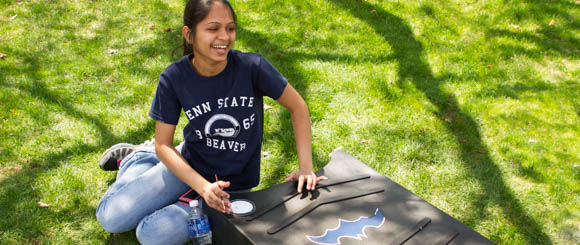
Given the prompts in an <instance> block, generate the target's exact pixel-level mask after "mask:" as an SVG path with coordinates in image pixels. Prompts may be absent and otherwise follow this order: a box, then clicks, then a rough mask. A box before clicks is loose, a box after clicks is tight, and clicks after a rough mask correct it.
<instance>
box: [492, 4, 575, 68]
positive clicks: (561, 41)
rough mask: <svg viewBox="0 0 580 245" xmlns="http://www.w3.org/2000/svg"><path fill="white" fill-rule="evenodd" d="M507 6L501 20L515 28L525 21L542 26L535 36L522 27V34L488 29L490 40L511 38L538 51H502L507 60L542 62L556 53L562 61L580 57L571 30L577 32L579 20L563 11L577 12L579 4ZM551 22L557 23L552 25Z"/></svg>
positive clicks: (511, 48)
mask: <svg viewBox="0 0 580 245" xmlns="http://www.w3.org/2000/svg"><path fill="white" fill-rule="evenodd" d="M506 5H507V6H506V8H504V10H503V11H502V12H500V13H498V14H497V15H498V17H499V18H501V19H502V20H504V19H505V20H509V21H513V22H514V24H515V23H520V22H522V21H526V20H532V21H534V22H536V23H539V27H538V29H537V30H535V31H533V32H530V31H526V28H527V27H526V26H521V27H520V28H522V30H518V29H516V28H512V29H509V30H506V29H501V28H489V29H486V31H485V34H486V37H487V38H498V37H505V38H512V39H516V40H522V41H525V42H528V43H533V44H535V46H536V47H537V48H526V47H523V46H514V45H507V46H504V47H503V48H501V49H502V50H503V51H504V56H505V57H506V58H509V57H512V56H513V54H522V55H526V56H529V57H532V58H541V57H543V55H541V54H542V53H545V51H549V52H556V53H557V54H558V55H560V56H562V57H563V58H576V57H577V54H578V52H579V51H580V40H578V38H577V37H575V35H574V32H573V31H570V30H578V29H579V28H580V23H579V22H578V20H577V16H572V15H570V14H569V13H568V12H567V11H563V10H562V9H568V10H573V9H575V10H578V9H579V8H580V7H579V5H578V4H574V3H572V2H570V1H543V0H528V1H521V2H518V1H514V2H513V3H506ZM510 5H513V6H510ZM570 12H573V11H570ZM551 18H554V20H557V21H555V22H554V23H551V20H550V19H551Z"/></svg>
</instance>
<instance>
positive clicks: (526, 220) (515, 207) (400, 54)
mask: <svg viewBox="0 0 580 245" xmlns="http://www.w3.org/2000/svg"><path fill="white" fill-rule="evenodd" d="M332 2H333V3H335V5H336V6H338V7H341V8H342V9H344V10H345V11H348V12H350V13H351V14H352V15H353V16H355V17H357V18H358V19H360V20H362V21H364V22H366V23H368V24H369V25H370V26H372V27H373V28H374V29H375V31H376V32H377V33H378V34H380V35H382V36H383V37H384V39H385V41H386V42H388V43H389V44H390V45H391V47H392V48H393V50H394V53H395V57H397V61H398V63H399V72H398V74H399V81H398V83H399V85H403V83H404V82H405V80H409V81H411V82H412V83H413V84H414V85H415V87H416V88H418V89H419V90H420V91H422V92H423V94H424V95H425V96H426V98H427V99H428V100H429V101H430V102H431V103H432V104H433V105H435V106H436V107H437V111H434V112H433V114H434V116H435V117H437V118H439V120H440V121H441V123H442V124H443V125H445V126H446V127H447V129H448V130H449V132H450V133H451V134H453V135H454V137H455V139H456V141H457V144H458V145H459V150H460V157H461V160H462V162H463V163H464V164H465V168H466V169H467V170H468V171H469V172H470V175H471V177H472V178H474V179H476V180H477V181H478V183H479V185H480V186H481V189H482V193H480V194H477V195H478V196H477V197H474V198H473V199H474V200H476V201H475V202H476V203H474V207H476V208H477V210H474V211H473V213H474V216H473V217H470V218H468V219H466V220H463V222H465V223H466V224H467V225H468V226H472V227H473V226H475V225H477V224H478V223H479V222H481V221H483V220H485V219H486V218H487V217H488V214H487V207H488V206H489V205H491V204H496V205H498V206H500V207H501V208H502V210H503V213H504V214H505V216H506V218H507V219H508V220H509V222H510V223H512V224H513V225H514V227H515V228H516V229H517V231H518V233H520V234H522V235H523V236H524V238H525V240H526V241H527V242H528V243H530V244H551V243H552V241H551V239H550V238H549V237H548V235H546V233H545V232H544V231H543V230H542V227H541V226H540V225H539V224H538V223H537V222H536V221H535V220H534V219H533V217H531V216H530V215H528V214H527V213H526V212H525V209H524V208H523V207H522V204H521V202H520V201H519V200H518V199H517V198H516V197H515V195H514V194H513V192H512V190H510V188H509V187H508V186H507V185H506V184H505V182H504V181H503V178H502V174H501V171H500V169H499V168H498V167H497V165H496V164H495V163H494V162H493V160H492V159H491V156H490V153H489V150H488V149H487V146H486V145H485V143H484V142H483V140H482V138H481V135H480V132H479V126H478V125H477V123H476V122H475V120H474V119H473V118H472V116H471V115H469V113H467V112H464V111H463V110H462V109H461V108H460V106H459V104H458V102H457V98H456V97H455V96H454V95H453V94H450V93H448V92H445V91H444V90H443V88H442V80H441V79H440V78H436V77H435V76H434V75H433V73H432V70H431V67H430V66H429V64H428V62H427V55H426V54H424V53H423V45H422V44H421V43H420V42H419V41H418V40H417V39H416V38H415V36H414V33H413V31H412V30H411V28H410V27H409V25H408V24H407V23H406V22H405V20H403V19H402V18H400V17H398V16H396V15H393V14H391V13H389V12H387V11H385V10H383V9H381V8H380V7H378V6H375V5H373V4H370V3H367V2H364V1H357V3H356V4H355V3H353V2H352V1H345V0H332ZM371 11H372V12H371ZM385 89H387V88H385ZM466 139H469V140H466ZM490 239H492V240H496V241H497V242H499V240H498V239H500V238H499V237H495V236H493V234H492V237H490Z"/></svg>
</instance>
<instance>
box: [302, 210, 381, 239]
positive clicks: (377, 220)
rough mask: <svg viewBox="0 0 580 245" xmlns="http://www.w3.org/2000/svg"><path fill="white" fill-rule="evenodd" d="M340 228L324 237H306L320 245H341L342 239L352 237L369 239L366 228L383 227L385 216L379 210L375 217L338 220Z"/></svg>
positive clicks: (326, 232)
mask: <svg viewBox="0 0 580 245" xmlns="http://www.w3.org/2000/svg"><path fill="white" fill-rule="evenodd" d="M338 220H339V222H338V227H336V228H334V229H331V230H326V231H325V232H324V234H323V235H322V236H306V237H307V238H308V240H310V241H311V242H314V243H318V244H340V238H341V237H352V238H354V239H357V240H362V238H363V237H367V236H366V234H365V228H367V227H377V228H379V227H381V226H382V225H383V223H384V222H385V216H384V215H383V213H382V212H381V211H380V210H379V209H378V208H377V210H376V211H375V215H374V216H373V217H369V218H367V217H360V218H358V219H357V220H354V221H348V220H343V219H338Z"/></svg>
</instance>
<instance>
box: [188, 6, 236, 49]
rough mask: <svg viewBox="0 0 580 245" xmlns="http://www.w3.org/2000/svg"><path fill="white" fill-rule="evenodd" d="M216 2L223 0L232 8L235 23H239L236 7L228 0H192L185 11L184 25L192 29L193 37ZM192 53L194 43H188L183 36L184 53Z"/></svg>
mask: <svg viewBox="0 0 580 245" xmlns="http://www.w3.org/2000/svg"><path fill="white" fill-rule="evenodd" d="M215 2H221V3H223V4H224V5H226V6H227V7H228V8H230V10H231V11H232V17H233V18H234V23H237V18H236V12H234V8H232V5H231V4H230V2H228V1H227V0H190V1H188V2H187V5H186V6H185V11H184V12H183V25H184V26H187V27H189V29H191V37H194V35H195V27H196V26H197V24H198V23H199V22H201V21H202V20H203V19H205V17H207V15H208V14H209V11H210V10H211V7H212V6H213V4H214V3H215ZM191 53H193V45H192V44H190V43H187V40H186V39H185V37H183V55H188V54H191Z"/></svg>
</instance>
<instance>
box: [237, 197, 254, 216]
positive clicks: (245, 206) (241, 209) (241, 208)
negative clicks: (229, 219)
mask: <svg viewBox="0 0 580 245" xmlns="http://www.w3.org/2000/svg"><path fill="white" fill-rule="evenodd" d="M231 203H232V213H233V214H234V215H237V216H247V215H250V214H251V213H253V212H254V211H256V205H255V204H254V202H252V201H250V200H248V199H234V200H232V201H231Z"/></svg>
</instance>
